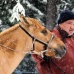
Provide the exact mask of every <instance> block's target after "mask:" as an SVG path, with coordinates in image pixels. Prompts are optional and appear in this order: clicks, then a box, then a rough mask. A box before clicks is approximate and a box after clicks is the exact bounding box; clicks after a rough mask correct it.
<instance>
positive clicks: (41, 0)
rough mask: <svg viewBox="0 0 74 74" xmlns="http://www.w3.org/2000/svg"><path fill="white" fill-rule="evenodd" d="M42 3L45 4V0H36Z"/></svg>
mask: <svg viewBox="0 0 74 74" xmlns="http://www.w3.org/2000/svg"><path fill="white" fill-rule="evenodd" d="M38 1H39V2H40V3H42V4H47V0H38Z"/></svg>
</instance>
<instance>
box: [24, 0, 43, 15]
mask: <svg viewBox="0 0 74 74" xmlns="http://www.w3.org/2000/svg"><path fill="white" fill-rule="evenodd" d="M25 3H26V4H27V7H28V8H30V9H32V10H33V11H35V12H37V13H38V14H39V15H42V16H43V15H44V13H42V12H41V11H40V10H39V9H37V8H36V7H34V6H33V5H32V4H30V3H29V2H28V1H25Z"/></svg>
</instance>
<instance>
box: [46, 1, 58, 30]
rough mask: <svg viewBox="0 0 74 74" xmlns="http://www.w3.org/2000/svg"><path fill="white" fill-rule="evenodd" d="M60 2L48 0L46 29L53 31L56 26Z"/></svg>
mask: <svg viewBox="0 0 74 74" xmlns="http://www.w3.org/2000/svg"><path fill="white" fill-rule="evenodd" d="M58 1H59V0H47V6H46V14H45V15H46V23H45V24H46V27H47V28H48V29H50V30H51V29H53V28H54V26H55V25H56V18H57V15H56V13H57V7H56V3H57V2H58Z"/></svg>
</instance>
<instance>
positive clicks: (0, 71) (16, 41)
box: [0, 25, 32, 74]
mask: <svg viewBox="0 0 74 74" xmlns="http://www.w3.org/2000/svg"><path fill="white" fill-rule="evenodd" d="M31 48H32V39H31V38H30V37H29V36H28V35H27V34H26V33H25V32H24V31H22V30H21V29H20V28H19V26H18V25H16V26H14V27H13V28H11V29H9V30H8V31H5V32H3V34H1V35H0V49H1V50H0V74H11V73H12V72H13V71H14V70H15V68H16V67H17V66H18V64H19V63H20V62H21V60H22V59H23V58H24V56H25V55H26V53H27V52H29V51H30V50H31Z"/></svg>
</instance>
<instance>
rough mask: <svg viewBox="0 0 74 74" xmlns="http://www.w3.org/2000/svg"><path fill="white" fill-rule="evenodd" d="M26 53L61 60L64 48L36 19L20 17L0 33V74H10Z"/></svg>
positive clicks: (64, 51)
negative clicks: (15, 22)
mask: <svg viewBox="0 0 74 74" xmlns="http://www.w3.org/2000/svg"><path fill="white" fill-rule="evenodd" d="M27 53H31V54H37V55H39V56H41V57H42V58H43V57H44V55H46V56H48V57H55V58H62V57H63V56H64V55H65V53H66V48H65V44H64V43H63V42H62V41H61V40H60V39H59V38H58V37H56V36H55V35H54V34H53V33H51V32H50V31H49V30H48V29H47V28H45V27H44V26H43V25H41V23H40V22H39V21H38V20H37V19H34V18H30V17H25V16H22V15H20V22H18V23H17V24H15V25H14V26H12V27H10V28H8V29H6V30H5V31H3V32H1V33H0V74H12V72H13V71H14V70H15V69H16V67H17V66H18V65H19V63H20V62H21V61H22V59H23V58H24V56H25V55H26V54H27Z"/></svg>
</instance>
